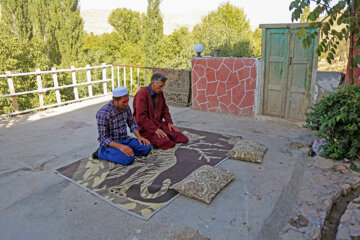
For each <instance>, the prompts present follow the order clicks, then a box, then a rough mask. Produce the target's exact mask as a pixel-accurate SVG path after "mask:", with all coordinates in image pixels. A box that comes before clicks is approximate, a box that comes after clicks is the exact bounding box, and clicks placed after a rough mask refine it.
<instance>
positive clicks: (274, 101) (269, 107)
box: [263, 29, 289, 117]
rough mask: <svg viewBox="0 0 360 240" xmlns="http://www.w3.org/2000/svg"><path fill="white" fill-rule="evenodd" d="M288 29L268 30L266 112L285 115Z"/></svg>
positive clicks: (265, 85) (264, 104) (265, 82)
mask: <svg viewBox="0 0 360 240" xmlns="http://www.w3.org/2000/svg"><path fill="white" fill-rule="evenodd" d="M288 33H289V31H288V29H267V30H266V59H265V66H266V67H265V79H264V80H265V81H264V90H265V91H264V101H263V109H264V113H265V114H267V115H272V116H282V117H283V116H285V100H286V76H287V70H286V66H287V58H288V48H287V46H288V39H289V36H288Z"/></svg>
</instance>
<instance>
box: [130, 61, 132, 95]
mask: <svg viewBox="0 0 360 240" xmlns="http://www.w3.org/2000/svg"><path fill="white" fill-rule="evenodd" d="M132 69H133V68H132V67H130V95H131V96H132V95H133V72H132Z"/></svg>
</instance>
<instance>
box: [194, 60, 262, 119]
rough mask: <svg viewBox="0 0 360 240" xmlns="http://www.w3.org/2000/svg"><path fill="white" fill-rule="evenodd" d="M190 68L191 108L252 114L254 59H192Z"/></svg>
mask: <svg viewBox="0 0 360 240" xmlns="http://www.w3.org/2000/svg"><path fill="white" fill-rule="evenodd" d="M191 65H192V75H191V76H192V106H193V108H194V109H198V110H203V111H212V112H221V113H224V112H231V113H234V114H237V115H242V116H253V115H254V102H255V96H254V94H255V88H256V77H257V71H256V59H255V58H233V57H226V58H225V57H223V58H222V57H219V58H214V57H195V58H192V59H191Z"/></svg>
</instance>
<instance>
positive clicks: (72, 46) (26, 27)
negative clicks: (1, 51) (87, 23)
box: [0, 0, 83, 66]
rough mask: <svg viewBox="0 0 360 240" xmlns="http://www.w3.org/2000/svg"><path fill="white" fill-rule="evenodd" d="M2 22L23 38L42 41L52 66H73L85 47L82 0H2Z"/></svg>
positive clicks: (9, 30)
mask: <svg viewBox="0 0 360 240" xmlns="http://www.w3.org/2000/svg"><path fill="white" fill-rule="evenodd" d="M0 4H1V24H2V25H3V26H4V30H5V32H6V33H7V34H10V35H14V36H15V37H16V38H17V39H19V40H21V41H22V40H32V39H35V40H36V41H42V42H43V46H44V48H45V52H46V56H47V58H48V62H49V65H50V66H54V65H64V66H70V65H71V64H72V63H74V62H76V59H77V56H78V54H79V50H80V48H81V36H82V34H83V20H82V18H81V17H80V10H79V1H78V0H20V1H19V0H0Z"/></svg>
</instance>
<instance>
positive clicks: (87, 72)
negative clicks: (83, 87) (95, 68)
mask: <svg viewBox="0 0 360 240" xmlns="http://www.w3.org/2000/svg"><path fill="white" fill-rule="evenodd" d="M86 68H87V69H86V80H87V82H88V83H91V71H90V69H89V68H90V65H86ZM88 92H89V97H92V96H93V86H92V84H89V85H88Z"/></svg>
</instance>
